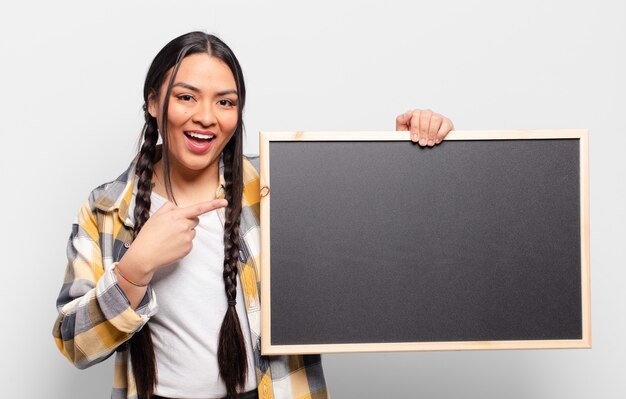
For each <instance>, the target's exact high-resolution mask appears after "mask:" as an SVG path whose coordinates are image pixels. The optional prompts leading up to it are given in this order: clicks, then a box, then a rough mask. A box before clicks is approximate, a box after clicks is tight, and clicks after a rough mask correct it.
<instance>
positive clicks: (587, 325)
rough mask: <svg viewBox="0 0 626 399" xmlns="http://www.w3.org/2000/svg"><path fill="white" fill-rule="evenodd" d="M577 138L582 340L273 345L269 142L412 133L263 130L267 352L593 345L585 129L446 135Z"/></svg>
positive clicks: (393, 137)
mask: <svg viewBox="0 0 626 399" xmlns="http://www.w3.org/2000/svg"><path fill="white" fill-rule="evenodd" d="M564 138H567V139H579V140H580V147H579V148H580V224H581V225H580V231H581V237H580V239H581V241H580V242H581V254H580V255H581V258H580V259H581V289H582V339H576V340H544V341H538V340H532V341H481V342H477V341H460V342H411V343H405V342H402V343H355V344H316V345H272V344H271V326H270V320H271V307H270V303H271V302H270V295H271V292H270V284H269V282H270V278H271V267H270V261H271V253H270V245H269V243H270V225H269V223H270V218H269V216H270V200H271V194H270V193H271V190H270V187H271V184H270V176H269V170H270V169H269V162H270V160H269V147H270V143H271V142H275V141H409V140H410V137H409V132H407V131H403V132H261V133H260V154H261V168H260V187H261V270H260V274H261V330H262V338H261V340H262V341H261V347H262V353H263V354H264V355H279V354H290V353H299V354H317V353H341V352H389V351H435V350H477V349H480V350H486V349H548V348H591V299H590V297H591V294H590V267H589V263H590V255H589V155H588V154H589V150H588V148H589V138H588V131H587V130H578V129H567V130H564V129H562V130H501V131H453V132H450V133H449V134H448V136H447V137H446V139H445V140H499V139H516V140H520V139H522V140H523V139H564Z"/></svg>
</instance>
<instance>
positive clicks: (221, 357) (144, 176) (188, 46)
mask: <svg viewBox="0 0 626 399" xmlns="http://www.w3.org/2000/svg"><path fill="white" fill-rule="evenodd" d="M197 53H206V54H208V55H210V56H212V57H216V58H218V59H220V60H222V61H223V62H224V63H226V65H228V67H229V68H230V70H231V72H232V73H233V76H234V77H235V83H236V85H237V93H238V101H237V108H238V118H237V128H236V129H235V133H234V135H233V136H232V138H231V139H230V141H229V142H228V143H227V144H226V146H225V147H224V150H223V152H222V160H223V162H224V181H225V188H224V189H225V190H224V191H225V197H226V200H227V201H228V207H227V208H226V221H225V222H224V285H225V290H226V297H227V300H228V310H227V311H226V315H225V316H224V321H223V322H222V327H221V329H220V333H219V344H218V355H217V360H218V366H219V372H220V375H221V377H222V379H223V380H224V383H225V384H226V390H227V392H228V397H229V398H236V397H237V387H243V386H244V384H245V381H246V372H247V370H248V364H247V357H246V347H245V341H244V338H243V333H242V331H241V326H240V325H239V317H238V315H237V311H236V309H235V300H236V296H237V260H238V258H239V256H238V254H239V220H240V215H241V199H242V194H243V169H242V154H243V121H242V115H243V107H244V103H245V99H246V88H245V85H244V81H243V73H242V71H241V67H240V66H239V61H237V58H236V57H235V54H234V53H233V52H232V50H231V49H230V48H229V47H228V46H227V45H226V44H225V43H224V42H222V41H221V40H220V39H219V38H217V37H215V36H213V35H209V34H206V33H204V32H190V33H187V34H185V35H182V36H179V37H177V38H176V39H174V40H172V41H171V42H169V43H168V44H167V45H166V46H165V47H163V49H161V51H160V52H159V53H158V54H157V55H156V57H155V58H154V60H153V61H152V64H151V65H150V69H149V70H148V74H147V76H146V81H145V84H144V88H143V98H144V105H143V110H144V117H145V121H146V122H145V124H144V127H143V130H142V137H143V143H142V144H141V149H140V150H139V155H138V156H139V159H138V161H137V175H138V176H139V181H138V183H137V196H136V198H135V213H134V217H135V227H134V231H133V237H136V236H137V234H139V231H140V230H141V228H142V227H143V225H144V224H145V223H146V221H147V220H148V218H149V217H150V214H149V210H150V205H151V204H150V194H151V193H152V175H153V172H154V164H155V162H156V161H157V159H156V144H157V141H158V138H159V132H158V130H157V120H156V119H155V118H154V117H152V116H151V115H150V113H149V112H148V102H149V100H150V98H151V97H152V96H155V95H156V96H157V98H158V96H159V92H160V89H161V86H162V85H163V83H164V82H165V78H166V76H167V73H168V71H170V69H171V70H172V73H171V76H170V78H169V84H168V85H167V92H166V93H165V97H164V98H165V100H164V101H163V104H162V106H163V109H162V111H163V112H161V115H162V117H161V121H160V122H161V129H162V131H161V137H162V139H163V151H162V159H163V176H164V180H165V188H166V190H167V194H168V197H169V198H172V199H174V196H173V193H172V184H171V180H170V166H169V160H168V140H167V110H168V106H169V97H170V93H171V90H172V86H173V84H174V79H175V78H176V74H177V72H178V68H179V66H180V63H181V61H182V60H183V59H184V58H185V57H187V56H189V55H192V54H197ZM130 356H131V362H132V367H133V372H134V375H135V380H136V384H137V395H138V397H139V398H150V397H151V396H152V394H153V391H154V387H155V385H156V382H157V370H156V361H155V357H154V348H153V345H152V338H151V334H150V326H149V323H147V324H145V325H144V327H143V328H142V329H141V330H140V331H138V332H137V333H135V335H133V337H132V338H131V341H130Z"/></svg>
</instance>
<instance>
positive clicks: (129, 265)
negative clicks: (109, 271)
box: [115, 250, 154, 287]
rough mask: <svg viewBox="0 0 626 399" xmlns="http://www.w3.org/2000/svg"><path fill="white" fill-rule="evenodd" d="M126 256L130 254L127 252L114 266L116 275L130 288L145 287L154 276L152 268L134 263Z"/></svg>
mask: <svg viewBox="0 0 626 399" xmlns="http://www.w3.org/2000/svg"><path fill="white" fill-rule="evenodd" d="M129 252H130V250H129ZM128 255H130V254H129V253H128V252H127V253H126V254H125V255H124V257H122V259H121V260H120V261H119V262H118V263H117V265H116V266H115V269H116V275H118V276H120V277H121V278H122V279H123V280H125V281H126V282H127V283H129V284H130V285H132V286H135V287H146V286H147V285H148V283H150V280H152V276H153V275H154V272H153V271H152V268H151V267H149V266H148V265H146V264H145V263H144V262H136V261H134V260H133V259H132V256H128Z"/></svg>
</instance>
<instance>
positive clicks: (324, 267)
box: [261, 130, 591, 354]
mask: <svg viewBox="0 0 626 399" xmlns="http://www.w3.org/2000/svg"><path fill="white" fill-rule="evenodd" d="M261 140H262V141H261V148H262V151H261V187H262V189H261V195H262V203H261V206H262V218H261V228H262V262H261V270H262V278H261V293H262V301H261V304H262V328H263V332H262V339H263V344H262V346H263V348H262V349H263V353H265V354H279V353H330V352H351V351H395V350H438V349H491V348H497V349H506V348H562V347H590V344H591V341H590V339H591V338H590V328H589V326H590V319H589V308H588V306H589V279H588V273H589V262H588V220H587V219H588V204H587V191H588V188H587V187H588V184H587V176H588V173H587V165H586V159H587V158H586V154H587V146H586V143H587V134H586V132H585V131H569V130H568V131H530V132H529V131H523V132H521V131H520V132H458V131H457V132H452V133H450V135H449V136H448V138H447V139H446V140H445V141H444V142H443V143H441V144H440V145H438V146H436V147H434V148H421V147H419V146H417V145H415V144H413V143H411V142H410V141H409V139H408V133H402V132H382V133H356V132H355V133H339V132H337V133H328V132H326V133H262V135H261ZM581 154H582V155H581ZM270 182H271V184H270Z"/></svg>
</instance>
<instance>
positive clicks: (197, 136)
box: [184, 132, 215, 143]
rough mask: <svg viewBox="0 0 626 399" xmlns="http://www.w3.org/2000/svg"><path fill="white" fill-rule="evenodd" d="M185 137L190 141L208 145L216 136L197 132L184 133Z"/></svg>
mask: <svg viewBox="0 0 626 399" xmlns="http://www.w3.org/2000/svg"><path fill="white" fill-rule="evenodd" d="M184 133H185V136H187V138H189V140H192V141H195V142H198V143H208V142H210V141H211V140H213V139H214V138H215V135H214V134H202V133H196V132H184Z"/></svg>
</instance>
